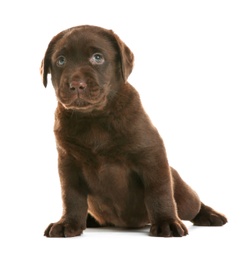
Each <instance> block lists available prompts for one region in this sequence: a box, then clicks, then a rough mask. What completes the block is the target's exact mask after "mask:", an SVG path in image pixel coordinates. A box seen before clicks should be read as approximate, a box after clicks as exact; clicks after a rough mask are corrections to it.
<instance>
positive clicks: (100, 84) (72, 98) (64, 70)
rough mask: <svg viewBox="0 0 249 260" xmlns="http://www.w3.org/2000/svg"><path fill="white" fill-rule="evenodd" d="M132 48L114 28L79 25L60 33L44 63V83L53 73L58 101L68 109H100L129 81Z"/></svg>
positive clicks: (47, 52)
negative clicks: (112, 29)
mask: <svg viewBox="0 0 249 260" xmlns="http://www.w3.org/2000/svg"><path fill="white" fill-rule="evenodd" d="M133 60H134V56H133V54H132V52H131V51H130V49H129V48H128V47H127V46H126V45H125V44H124V43H123V42H122V41H121V40H120V39H119V37H118V36H117V35H116V34H114V33H113V32H112V31H111V30H106V29H103V28H100V27H96V26H89V25H85V26H77V27H73V28H70V29H68V30H65V31H62V32H60V33H59V34H57V35H56V36H55V37H54V38H53V39H52V40H51V42H50V43H49V45H48V48H47V50H46V53H45V56H44V59H43V60H42V64H41V74H42V78H43V84H44V86H45V87H46V85H47V75H48V74H49V73H51V79H52V83H53V86H54V89H55V92H56V96H57V99H58V101H59V102H60V103H61V104H62V105H63V106H64V107H65V108H67V109H76V110H80V111H82V112H84V111H86V112H89V111H93V110H101V109H103V108H104V107H105V105H106V104H107V102H108V100H109V99H110V97H112V96H114V94H115V93H116V92H117V91H118V89H119V87H121V86H122V84H123V83H124V82H126V81H127V78H128V76H129V75H130V73H131V71H132V68H133Z"/></svg>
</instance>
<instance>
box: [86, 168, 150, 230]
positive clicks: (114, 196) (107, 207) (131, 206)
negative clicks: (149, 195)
mask: <svg viewBox="0 0 249 260" xmlns="http://www.w3.org/2000/svg"><path fill="white" fill-rule="evenodd" d="M96 179H97V181H96ZM96 179H95V181H94V182H93V181H91V184H90V186H91V192H90V194H89V195H88V210H89V212H90V213H91V214H92V215H93V216H94V217H95V219H96V220H97V221H98V222H99V223H100V224H101V225H114V226H117V227H126V228H139V227H143V226H145V225H147V224H148V222H149V220H148V214H147V210H146V207H145V204H144V189H143V186H142V184H141V182H140V180H139V178H138V176H137V174H136V173H135V172H132V170H131V169H129V168H128V167H126V166H124V165H119V164H117V163H108V165H107V164H104V165H103V166H101V167H100V169H99V171H98V174H97V176H96ZM93 183H94V185H93Z"/></svg>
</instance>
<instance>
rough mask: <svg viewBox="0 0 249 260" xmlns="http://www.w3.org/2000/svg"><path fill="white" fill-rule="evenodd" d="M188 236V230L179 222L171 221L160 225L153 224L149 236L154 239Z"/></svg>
mask: <svg viewBox="0 0 249 260" xmlns="http://www.w3.org/2000/svg"><path fill="white" fill-rule="evenodd" d="M187 234H188V230H187V228H186V227H185V225H184V224H183V223H182V222H181V221H180V220H177V219H176V220H172V221H170V222H169V221H168V222H163V223H160V224H153V225H151V228H150V235H151V236H155V237H172V236H173V237H182V236H186V235H187Z"/></svg>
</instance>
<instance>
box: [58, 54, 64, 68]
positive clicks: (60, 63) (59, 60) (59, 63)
mask: <svg viewBox="0 0 249 260" xmlns="http://www.w3.org/2000/svg"><path fill="white" fill-rule="evenodd" d="M65 64H66V58H65V57H64V56H59V58H58V59H57V61H56V65H57V66H58V67H63V66H64V65H65Z"/></svg>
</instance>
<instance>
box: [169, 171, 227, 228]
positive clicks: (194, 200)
mask: <svg viewBox="0 0 249 260" xmlns="http://www.w3.org/2000/svg"><path fill="white" fill-rule="evenodd" d="M171 174H172V177H173V183H174V197H175V201H176V204H177V210H178V215H179V217H180V218H181V219H182V220H189V221H191V222H193V224H194V225H196V226H222V225H224V224H226V222H227V219H226V217H225V216H224V215H223V214H221V213H218V212H217V211H215V210H214V209H212V208H210V207H208V206H206V205H205V204H204V203H202V202H201V201H200V199H199V197H198V195H197V194H196V192H195V191H193V190H192V189H191V188H190V187H189V186H188V185H187V184H186V183H185V182H184V181H183V180H182V179H181V177H180V175H179V174H178V172H177V171H176V170H175V169H173V168H172V167H171Z"/></svg>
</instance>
